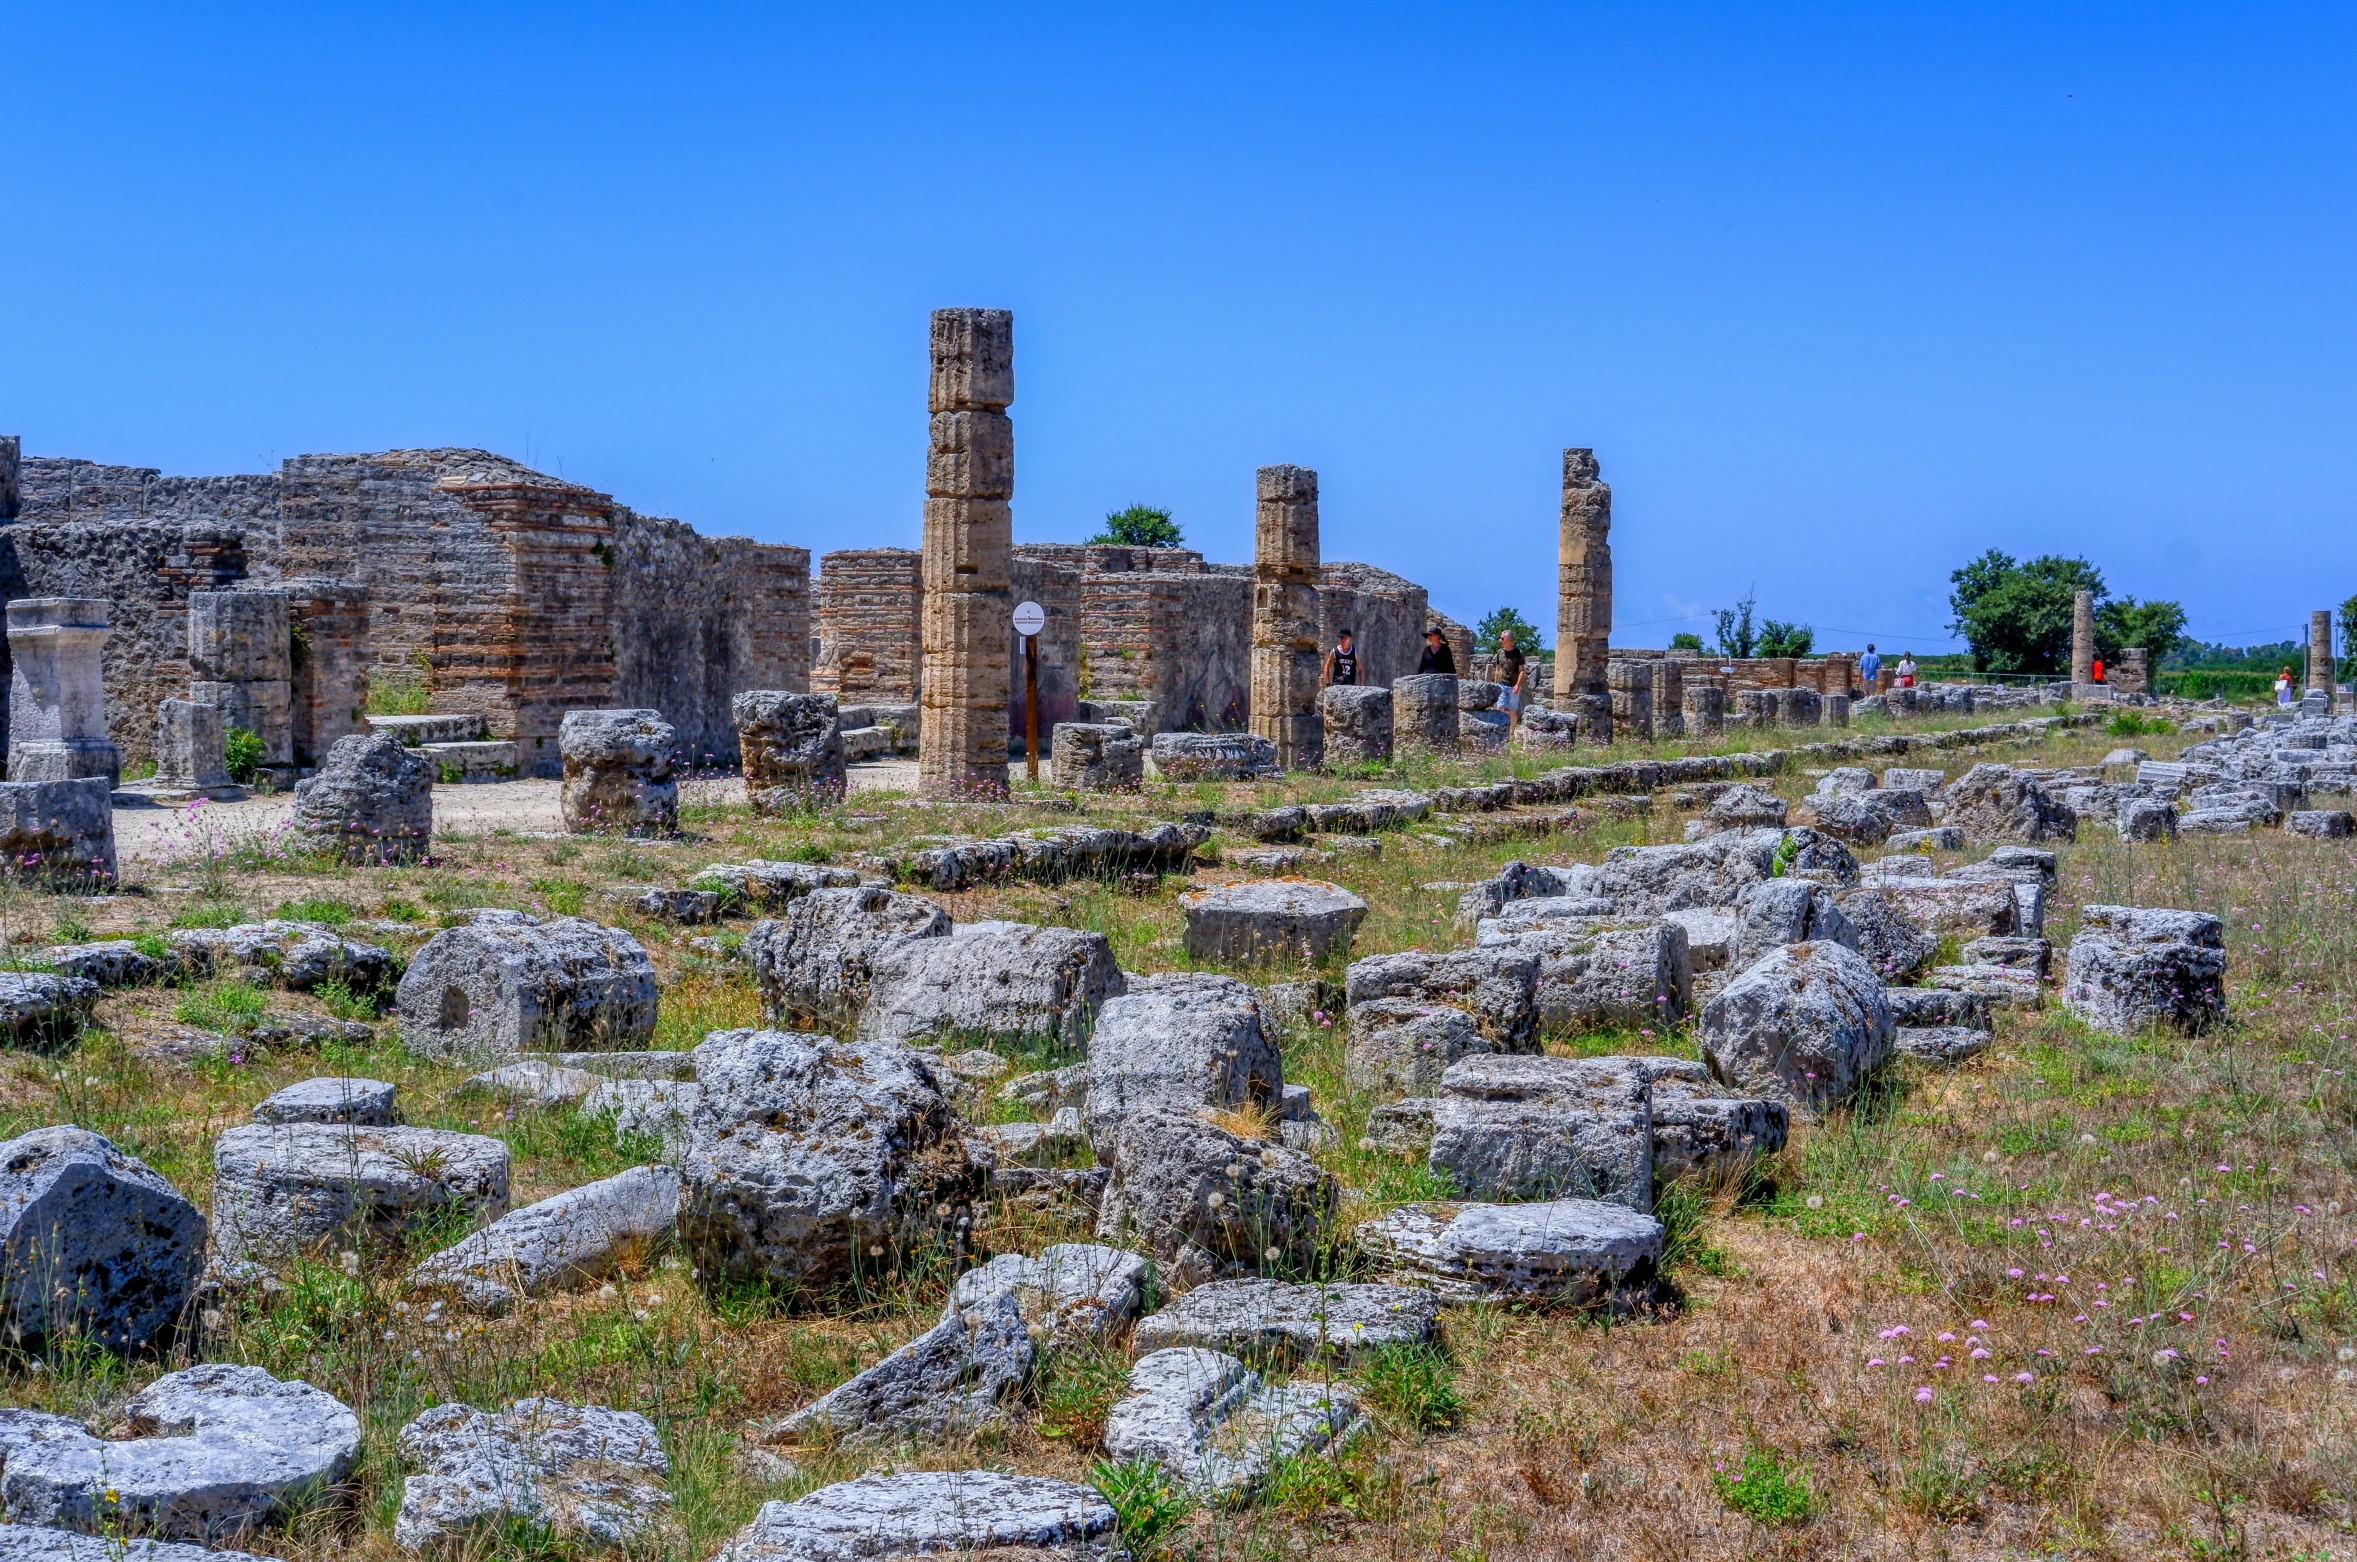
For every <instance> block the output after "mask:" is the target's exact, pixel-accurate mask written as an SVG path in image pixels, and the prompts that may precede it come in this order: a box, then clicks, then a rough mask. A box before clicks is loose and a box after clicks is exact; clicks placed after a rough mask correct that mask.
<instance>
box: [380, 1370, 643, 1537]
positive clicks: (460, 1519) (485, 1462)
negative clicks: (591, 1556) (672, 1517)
mask: <svg viewBox="0 0 2357 1562" xmlns="http://www.w3.org/2000/svg"><path fill="white" fill-rule="evenodd" d="M398 1446H399V1448H400V1450H401V1457H402V1458H403V1459H404V1460H406V1461H407V1462H408V1463H409V1464H410V1465H412V1466H414V1467H415V1468H416V1470H417V1473H416V1474H414V1475H411V1476H408V1477H407V1478H405V1479H404V1480H403V1481H402V1483H401V1507H400V1510H399V1512H398V1513H397V1514H396V1515H395V1516H394V1519H393V1541H394V1543H395V1544H396V1545H399V1546H402V1547H404V1548H406V1549H408V1550H410V1551H422V1550H425V1549H427V1548H428V1547H433V1546H439V1545H446V1544H449V1545H455V1544H458V1543H461V1542H463V1541H464V1540H465V1539H466V1538H467V1536H468V1534H469V1532H471V1531H475V1530H479V1529H482V1528H484V1527H486V1526H488V1525H491V1524H493V1523H496V1522H498V1521H501V1520H511V1521H517V1522H520V1523H523V1524H527V1525H530V1526H532V1527H533V1528H534V1529H535V1530H538V1531H544V1532H546V1533H548V1534H549V1535H551V1536H554V1537H560V1538H561V1540H563V1541H571V1542H573V1543H576V1544H579V1543H582V1542H587V1543H590V1544H592V1545H606V1546H611V1545H619V1544H621V1543H622V1542H624V1541H628V1540H631V1539H633V1538H635V1537H636V1536H638V1535H639V1534H641V1533H642V1532H644V1531H646V1530H647V1529H649V1528H651V1527H652V1526H653V1525H654V1524H655V1523H657V1522H658V1521H659V1520H660V1519H661V1517H662V1515H663V1512H664V1510H665V1509H667V1508H669V1507H670V1506H671V1494H670V1493H669V1492H668V1491H666V1490H665V1489H664V1486H663V1482H664V1481H665V1480H666V1479H667V1478H668V1477H669V1476H670V1474H671V1461H670V1459H668V1458H667V1457H665V1455H664V1453H663V1442H662V1439H661V1438H660V1437H658V1436H657V1435H656V1433H655V1428H654V1424H653V1423H652V1422H650V1421H648V1420H647V1418H646V1417H644V1416H642V1415H638V1414H635V1413H634V1412H631V1411H628V1410H608V1409H606V1408H605V1407H603V1406H601V1405H568V1404H566V1403H564V1402H563V1401H561V1400H555V1399H519V1400H517V1401H515V1402H514V1403H513V1404H511V1405H509V1406H508V1407H507V1409H505V1410H503V1411H499V1412H496V1413H493V1412H487V1411H482V1410H477V1409H476V1408H475V1407H474V1406H472V1405H459V1404H449V1405H436V1406H434V1408H433V1409H431V1410H428V1411H426V1412H425V1413H424V1414H422V1415H420V1416H418V1417H417V1418H416V1419H415V1420H413V1421H411V1422H410V1423H409V1424H408V1425H407V1426H405V1427H403V1428H402V1429H401V1436H400V1439H399V1443H398Z"/></svg>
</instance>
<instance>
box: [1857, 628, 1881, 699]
mask: <svg viewBox="0 0 2357 1562" xmlns="http://www.w3.org/2000/svg"><path fill="white" fill-rule="evenodd" d="M1881 676H1882V658H1881V657H1880V656H1878V655H1876V654H1875V650H1874V645H1873V642H1872V641H1868V642H1867V645H1866V654H1865V655H1864V656H1861V657H1859V658H1858V681H1859V682H1860V683H1862V684H1864V685H1865V686H1866V692H1867V693H1868V694H1873V693H1875V692H1877V691H1876V690H1875V687H1874V680H1875V679H1877V678H1879V677H1881Z"/></svg>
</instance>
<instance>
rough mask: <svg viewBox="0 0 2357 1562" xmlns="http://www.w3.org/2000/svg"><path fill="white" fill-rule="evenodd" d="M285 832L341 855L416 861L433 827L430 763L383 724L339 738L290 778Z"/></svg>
mask: <svg viewBox="0 0 2357 1562" xmlns="http://www.w3.org/2000/svg"><path fill="white" fill-rule="evenodd" d="M288 833H289V834H291V835H293V836H295V837H297V838H299V839H300V840H302V841H304V842H306V843H308V844H309V845H310V846H311V847H312V848H313V849H314V850H318V851H323V852H330V853H333V854H335V855H337V856H339V857H341V858H343V859H344V860H345V861H347V862H355V863H395V862H416V861H418V860H419V859H421V858H423V857H424V856H425V855H426V850H427V847H428V846H429V844H430V843H431V841H432V839H433V834H434V767H433V765H432V764H431V763H430V762H429V761H428V760H427V759H426V758H425V757H424V756H423V755H421V754H420V753H419V752H418V751H417V750H415V749H411V748H404V747H402V746H401V743H400V740H398V739H397V738H393V737H390V736H388V735H386V734H384V733H381V732H355V733H353V734H351V735H350V736H348V737H341V738H338V739H336V741H335V746H334V747H332V748H330V749H329V750H328V751H327V758H326V759H325V760H324V761H322V762H321V764H320V766H319V774H317V775H315V776H313V777H312V778H311V779H310V780H308V781H301V782H297V783H296V785H295V811H294V817H293V820H292V822H291V823H290V824H289V826H288Z"/></svg>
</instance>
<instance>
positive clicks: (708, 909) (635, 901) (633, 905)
mask: <svg viewBox="0 0 2357 1562" xmlns="http://www.w3.org/2000/svg"><path fill="white" fill-rule="evenodd" d="M607 894H608V895H609V896H610V897H612V898H614V899H617V900H619V901H620V903H621V904H623V905H625V906H628V907H629V908H630V909H631V910H633V911H635V912H637V913H638V914H639V915H640V916H642V917H649V918H652V919H653V920H655V921H657V922H672V923H676V924H678V925H679V926H681V927H701V926H703V925H704V924H706V923H709V922H717V921H719V920H720V908H721V899H720V892H719V891H718V890H710V889H647V890H639V891H636V892H630V891H619V890H609V891H607Z"/></svg>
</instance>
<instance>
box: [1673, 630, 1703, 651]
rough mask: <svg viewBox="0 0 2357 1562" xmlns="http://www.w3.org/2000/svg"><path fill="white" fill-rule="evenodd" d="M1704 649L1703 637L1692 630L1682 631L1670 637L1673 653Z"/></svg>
mask: <svg viewBox="0 0 2357 1562" xmlns="http://www.w3.org/2000/svg"><path fill="white" fill-rule="evenodd" d="M1702 648H1703V646H1702V636H1700V635H1698V634H1696V633H1694V632H1693V631H1692V630H1690V629H1681V630H1679V631H1678V632H1677V633H1676V634H1674V635H1672V636H1670V649H1671V650H1673V651H1699V650H1701V649H1702Z"/></svg>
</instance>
